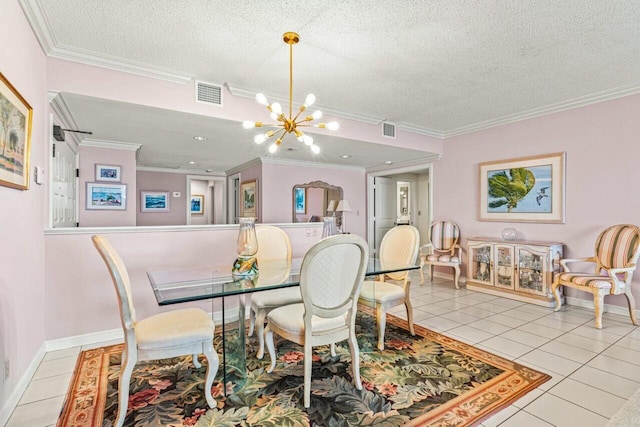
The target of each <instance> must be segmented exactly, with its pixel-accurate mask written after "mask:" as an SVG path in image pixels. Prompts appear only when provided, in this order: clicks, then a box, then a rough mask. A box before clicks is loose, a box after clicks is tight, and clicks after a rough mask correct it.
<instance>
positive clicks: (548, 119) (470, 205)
mask: <svg viewBox="0 0 640 427" xmlns="http://www.w3.org/2000/svg"><path fill="white" fill-rule="evenodd" d="M638 111H640V95H634V96H628V97H625V98H620V99H617V100H613V101H608V102H603V103H599V104H595V105H591V106H587V107H582V108H577V109H573V110H568V111H564V112H561V113H557V114H553V115H549V116H544V117H539V118H535V119H530V120H525V121H522V122H518V123H514V124H511V125H507V126H501V127H498V128H493V129H488V130H485V131H482V132H476V133H472V134H468V135H462V136H458V137H454V138H450V139H447V140H446V141H445V153H444V156H443V158H442V160H441V161H439V162H436V163H435V164H434V172H433V191H434V195H433V201H434V219H441V218H443V219H444V218H446V219H451V220H453V221H455V222H457V223H458V225H460V228H461V232H462V240H463V242H462V243H463V245H466V239H467V238H469V237H474V236H492V237H500V233H501V231H502V230H503V229H504V228H505V227H514V228H516V229H517V230H518V231H519V232H520V233H521V235H522V237H523V238H525V239H531V240H547V241H559V242H563V243H564V244H565V257H569V258H575V257H584V256H591V255H592V254H593V247H594V243H595V239H596V236H597V235H598V233H599V232H600V231H601V230H602V229H603V228H605V227H606V226H608V225H612V224H616V223H632V224H640V215H639V213H640V198H639V197H638V194H639V193H638V182H639V179H640V172H639V170H638V165H639V164H640V163H639V159H640V143H639V138H638V136H639V135H640V121H639V120H638ZM561 151H564V152H566V153H567V155H566V156H567V162H566V211H565V213H566V223H565V224H530V223H497V222H480V221H478V219H477V211H478V185H479V183H478V163H479V162H485V161H492V160H499V159H509V158H516V157H523V156H532V155H538V154H547V153H555V152H561ZM464 268H465V269H464V270H463V271H466V266H465V267H464ZM634 282H635V283H636V289H635V292H634V293H635V294H636V298H638V297H640V290H638V289H637V283H638V282H640V272H639V273H637V274H636V276H635V278H634ZM568 294H569V295H570V296H579V297H584V298H588V299H591V295H590V294H585V293H582V292H577V291H573V290H570V291H569V293H568ZM613 301H617V302H620V301H624V298H623V297H622V298H619V297H617V296H616V297H609V298H607V302H608V303H611V302H613ZM624 304H626V302H625V303H624Z"/></svg>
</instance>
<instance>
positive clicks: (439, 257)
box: [420, 221, 462, 289]
mask: <svg viewBox="0 0 640 427" xmlns="http://www.w3.org/2000/svg"><path fill="white" fill-rule="evenodd" d="M459 239H460V228H458V226H457V225H456V224H455V223H453V222H451V221H434V222H432V223H431V241H430V242H429V243H427V244H425V245H422V246H421V247H420V284H423V283H424V273H423V272H422V267H424V266H425V265H428V266H429V276H430V277H431V280H433V270H434V267H435V266H436V265H441V266H445V267H452V268H453V272H454V274H453V283H454V284H455V285H456V289H460V286H459V284H458V281H459V280H460V263H461V262H462V257H461V253H460V251H461V250H462V248H461V247H460V245H459V244H458V240H459Z"/></svg>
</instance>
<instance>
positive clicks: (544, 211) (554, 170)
mask: <svg viewBox="0 0 640 427" xmlns="http://www.w3.org/2000/svg"><path fill="white" fill-rule="evenodd" d="M565 157H566V154H565V153H553V154H545V155H540V156H532V157H523V158H519V159H507V160H499V161H494V162H484V163H480V164H479V182H480V207H479V220H480V221H500V222H541V223H542V222H546V223H564V198H565V194H564V193H565V190H564V176H565Z"/></svg>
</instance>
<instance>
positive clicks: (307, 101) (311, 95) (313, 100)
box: [304, 93, 316, 108]
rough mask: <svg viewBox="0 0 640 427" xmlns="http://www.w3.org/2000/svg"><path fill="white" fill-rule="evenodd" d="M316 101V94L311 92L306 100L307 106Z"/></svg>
mask: <svg viewBox="0 0 640 427" xmlns="http://www.w3.org/2000/svg"><path fill="white" fill-rule="evenodd" d="M314 102H316V96H315V95H314V94H312V93H310V94H309V95H307V97H306V98H305V100H304V106H305V108H307V107H309V106H310V105H313V103H314Z"/></svg>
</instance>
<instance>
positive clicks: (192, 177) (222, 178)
mask: <svg viewBox="0 0 640 427" xmlns="http://www.w3.org/2000/svg"><path fill="white" fill-rule="evenodd" d="M192 180H196V181H215V183H216V184H217V183H218V182H220V188H222V191H223V194H222V204H223V206H222V212H226V206H224V204H225V203H226V200H227V195H226V194H225V193H226V191H227V188H226V182H225V181H226V180H227V178H226V177H225V176H221V175H187V183H186V184H187V188H186V193H187V194H185V199H186V200H185V201H186V204H187V218H186V225H191V181H192ZM209 198H210V195H207V199H209ZM211 215H213V212H211ZM211 218H212V220H213V216H212V217H211Z"/></svg>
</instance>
